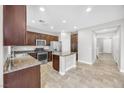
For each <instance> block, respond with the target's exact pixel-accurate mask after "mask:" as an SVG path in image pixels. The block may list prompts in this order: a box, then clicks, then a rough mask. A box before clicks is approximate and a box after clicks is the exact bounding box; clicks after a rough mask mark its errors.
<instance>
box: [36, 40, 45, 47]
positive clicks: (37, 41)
mask: <svg viewBox="0 0 124 93" xmlns="http://www.w3.org/2000/svg"><path fill="white" fill-rule="evenodd" d="M36 46H46V40H42V39H36Z"/></svg>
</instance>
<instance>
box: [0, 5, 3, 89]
mask: <svg viewBox="0 0 124 93" xmlns="http://www.w3.org/2000/svg"><path fill="white" fill-rule="evenodd" d="M0 87H3V6H1V5H0Z"/></svg>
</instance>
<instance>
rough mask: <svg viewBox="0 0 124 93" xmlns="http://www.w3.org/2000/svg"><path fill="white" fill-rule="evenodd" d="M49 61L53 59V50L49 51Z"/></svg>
mask: <svg viewBox="0 0 124 93" xmlns="http://www.w3.org/2000/svg"><path fill="white" fill-rule="evenodd" d="M48 61H52V51H50V52H48Z"/></svg>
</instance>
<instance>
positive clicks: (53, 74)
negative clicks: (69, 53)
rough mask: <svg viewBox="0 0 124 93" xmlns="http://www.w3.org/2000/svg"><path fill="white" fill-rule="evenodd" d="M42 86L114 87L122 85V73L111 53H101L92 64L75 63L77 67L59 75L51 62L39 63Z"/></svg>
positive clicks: (123, 75)
mask: <svg viewBox="0 0 124 93" xmlns="http://www.w3.org/2000/svg"><path fill="white" fill-rule="evenodd" d="M41 87H42V88H83V87H85V88H114V87H119V88H122V87H124V73H121V72H119V70H118V68H117V64H116V63H115V62H114V60H113V58H112V56H111V54H101V55H100V56H99V58H98V60H97V61H96V63H95V64H93V65H88V64H84V63H80V62H78V63H77V67H76V68H73V69H71V70H69V71H68V72H67V73H66V74H65V75H64V76H61V75H60V74H59V73H58V72H57V71H55V70H54V69H53V68H52V62H49V63H48V64H44V65H41Z"/></svg>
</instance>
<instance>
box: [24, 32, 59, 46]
mask: <svg viewBox="0 0 124 93" xmlns="http://www.w3.org/2000/svg"><path fill="white" fill-rule="evenodd" d="M36 39H42V40H46V45H50V42H51V41H58V36H53V35H48V34H42V33H36V32H30V31H27V32H26V45H36Z"/></svg>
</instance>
